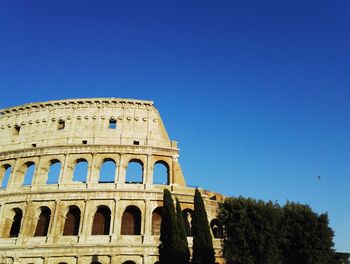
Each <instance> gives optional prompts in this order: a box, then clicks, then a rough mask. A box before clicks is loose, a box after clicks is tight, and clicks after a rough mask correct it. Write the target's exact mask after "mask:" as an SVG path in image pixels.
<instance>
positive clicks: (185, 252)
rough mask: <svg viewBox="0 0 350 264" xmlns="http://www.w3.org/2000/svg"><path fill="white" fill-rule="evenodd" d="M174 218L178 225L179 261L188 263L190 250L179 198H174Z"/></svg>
mask: <svg viewBox="0 0 350 264" xmlns="http://www.w3.org/2000/svg"><path fill="white" fill-rule="evenodd" d="M176 220H177V225H178V227H179V233H180V241H179V251H180V253H181V255H182V261H181V263H184V264H185V263H186V264H188V263H189V262H190V250H189V248H188V242H187V233H186V228H185V222H184V218H183V215H182V210H181V205H180V202H179V199H177V198H176Z"/></svg>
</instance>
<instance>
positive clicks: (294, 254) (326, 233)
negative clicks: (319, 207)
mask: <svg viewBox="0 0 350 264" xmlns="http://www.w3.org/2000/svg"><path fill="white" fill-rule="evenodd" d="M283 224H284V230H285V237H284V240H283V241H284V243H283V244H282V245H281V247H282V250H283V257H284V263H286V264H292V263H300V264H319V263H321V264H323V263H329V262H330V261H331V259H332V257H333V255H334V250H333V241H332V239H333V231H332V229H331V228H330V227H329V226H328V216H327V214H321V215H318V214H316V213H315V212H313V211H312V210H311V208H310V207H309V206H308V205H302V204H298V203H291V202H287V204H286V205H285V206H284V207H283Z"/></svg>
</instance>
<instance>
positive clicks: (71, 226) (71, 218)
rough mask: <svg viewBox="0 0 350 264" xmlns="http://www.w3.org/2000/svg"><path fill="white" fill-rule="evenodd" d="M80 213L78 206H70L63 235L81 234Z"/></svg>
mask: <svg viewBox="0 0 350 264" xmlns="http://www.w3.org/2000/svg"><path fill="white" fill-rule="evenodd" d="M80 214H81V212H80V209H79V207H78V206H75V205H72V206H69V210H68V212H67V214H66V218H65V222H64V228H63V236H77V235H78V234H79V226H80Z"/></svg>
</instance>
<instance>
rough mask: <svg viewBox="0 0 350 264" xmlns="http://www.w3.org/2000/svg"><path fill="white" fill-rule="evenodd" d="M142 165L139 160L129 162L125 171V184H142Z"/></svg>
mask: <svg viewBox="0 0 350 264" xmlns="http://www.w3.org/2000/svg"><path fill="white" fill-rule="evenodd" d="M142 180H143V163H142V161H141V160H135V159H134V160H131V161H130V162H129V164H128V168H127V170H126V177H125V183H142Z"/></svg>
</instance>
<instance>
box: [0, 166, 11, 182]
mask: <svg viewBox="0 0 350 264" xmlns="http://www.w3.org/2000/svg"><path fill="white" fill-rule="evenodd" d="M11 171H12V168H11V166H10V165H8V164H6V165H3V166H2V167H1V169H0V173H1V175H0V176H1V178H0V179H1V188H7V185H8V182H9V179H10V175H11Z"/></svg>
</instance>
